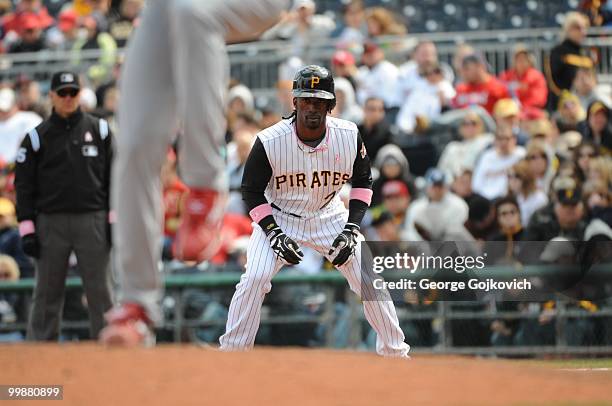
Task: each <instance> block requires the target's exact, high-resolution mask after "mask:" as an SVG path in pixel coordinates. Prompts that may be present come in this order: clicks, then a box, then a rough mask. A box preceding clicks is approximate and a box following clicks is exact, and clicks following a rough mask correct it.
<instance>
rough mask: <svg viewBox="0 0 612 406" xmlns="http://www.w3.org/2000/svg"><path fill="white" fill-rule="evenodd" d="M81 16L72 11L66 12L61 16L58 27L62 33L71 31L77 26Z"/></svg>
mask: <svg viewBox="0 0 612 406" xmlns="http://www.w3.org/2000/svg"><path fill="white" fill-rule="evenodd" d="M78 18H79V16H78V14H77V12H76V11H74V10H72V9H68V10H64V11H62V12H61V13H60V14H59V17H58V23H57V26H58V28H59V29H60V31H62V32H66V31H69V30H71V29H73V28H75V27H76V26H77V22H78V21H77V20H78Z"/></svg>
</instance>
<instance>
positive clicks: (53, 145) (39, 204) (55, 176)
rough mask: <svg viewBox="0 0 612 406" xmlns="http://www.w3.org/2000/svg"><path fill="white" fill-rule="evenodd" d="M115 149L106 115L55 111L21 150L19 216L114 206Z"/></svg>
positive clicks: (17, 181) (17, 177)
mask: <svg viewBox="0 0 612 406" xmlns="http://www.w3.org/2000/svg"><path fill="white" fill-rule="evenodd" d="M112 154H113V151H112V134H111V131H110V129H109V127H108V123H107V122H106V120H103V119H98V118H96V117H93V116H92V115H90V114H87V113H83V112H82V111H81V110H80V109H79V110H77V111H76V112H75V113H73V114H72V115H71V116H69V117H68V118H62V117H60V116H59V115H57V114H56V113H55V112H53V114H52V115H51V117H50V118H49V119H48V120H45V121H43V122H42V123H41V124H40V125H38V127H36V128H35V129H34V130H32V131H30V132H29V133H28V134H27V135H26V136H25V138H24V140H23V142H22V143H21V147H20V148H19V150H18V153H17V159H16V162H17V165H16V171H15V187H16V190H17V219H18V220H19V221H23V220H35V219H36V215H37V214H38V213H83V212H90V211H97V210H108V208H109V186H110V168H111V161H112Z"/></svg>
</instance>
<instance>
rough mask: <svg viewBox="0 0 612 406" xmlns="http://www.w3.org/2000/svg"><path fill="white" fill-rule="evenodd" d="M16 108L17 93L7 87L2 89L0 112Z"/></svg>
mask: <svg viewBox="0 0 612 406" xmlns="http://www.w3.org/2000/svg"><path fill="white" fill-rule="evenodd" d="M13 106H15V92H14V91H13V89H10V88H8V87H5V88H4V89H0V111H3V112H7V111H9V110H11V109H12V108H13Z"/></svg>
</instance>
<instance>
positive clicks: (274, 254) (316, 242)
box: [220, 65, 410, 357]
mask: <svg viewBox="0 0 612 406" xmlns="http://www.w3.org/2000/svg"><path fill="white" fill-rule="evenodd" d="M335 104H336V96H335V93H334V81H333V78H332V75H331V73H330V72H329V71H328V70H327V69H325V68H323V67H320V66H315V65H311V66H307V67H305V68H303V69H302V70H300V71H299V72H298V73H297V74H296V76H295V79H294V81H293V106H294V111H293V113H292V114H291V115H290V116H289V117H288V118H286V119H284V120H282V121H280V122H279V123H277V124H275V125H273V126H272V127H269V128H267V129H265V130H263V131H261V132H260V133H259V134H258V135H257V139H256V140H255V144H254V146H253V149H252V150H251V153H250V155H249V158H248V159H247V162H246V164H245V169H244V176H243V180H242V193H243V198H244V200H245V202H246V204H247V206H248V207H249V210H250V215H251V218H252V219H253V221H254V223H255V224H256V225H257V226H255V227H254V230H253V234H252V235H251V239H250V242H249V247H248V250H247V265H246V272H245V273H244V274H243V275H242V277H241V280H240V283H238V285H237V286H236V292H235V293H234V297H233V298H232V303H231V305H230V308H229V314H228V319H227V325H226V331H225V334H224V335H223V336H221V338H220V343H221V349H222V350H244V349H250V348H252V347H253V343H254V341H255V335H256V333H257V330H258V328H259V320H260V312H261V305H262V303H263V300H264V296H265V295H266V293H268V292H269V291H270V289H271V287H272V285H271V283H270V281H271V280H272V277H273V276H274V275H275V274H276V273H277V272H278V271H279V269H280V268H281V267H282V266H283V265H288V264H298V263H299V262H300V261H301V259H302V256H303V254H302V251H301V249H300V247H301V246H307V247H310V248H312V249H314V250H316V251H318V252H319V253H321V254H322V255H325V256H326V257H327V258H328V259H329V260H330V261H331V262H332V264H333V265H335V266H336V268H337V269H338V270H339V271H340V272H342V274H343V275H344V276H345V277H346V279H347V280H348V282H349V285H350V288H351V290H352V291H353V292H355V293H357V294H358V295H360V296H362V295H361V294H362V287H366V286H367V283H365V282H364V281H362V279H363V276H364V275H365V274H362V272H361V263H360V262H361V255H360V254H361V247H360V244H359V242H358V240H359V239H362V238H363V237H361V234H360V233H359V224H360V223H361V220H362V218H363V216H364V214H365V212H366V210H367V208H368V206H369V204H370V200H371V197H372V190H371V186H372V177H371V172H370V158H369V157H368V155H367V151H366V149H365V146H364V145H363V141H362V140H361V137H360V136H359V133H358V131H357V126H356V125H355V124H354V123H352V122H350V121H345V120H341V119H337V118H333V117H329V116H327V113H329V112H331V110H332V109H333V108H334V106H335ZM349 180H351V181H352V190H351V196H350V202H349V210H348V211H347V210H346V209H345V207H344V205H343V204H342V202H341V200H340V198H339V196H338V193H339V191H340V189H341V188H342V185H344V184H345V183H346V182H348V181H349ZM362 282H364V283H362ZM371 297H372V296H370V298H371ZM362 298H363V299H365V300H364V302H363V305H364V310H365V316H366V318H367V320H368V321H369V323H370V325H371V326H372V327H373V328H374V330H375V331H376V333H377V343H376V351H377V352H378V353H379V354H381V355H386V356H399V357H406V356H407V354H408V351H409V349H410V347H409V346H408V345H407V344H406V343H404V334H403V332H402V330H401V329H400V327H399V323H398V320H397V315H396V313H395V307H394V305H393V302H392V301H390V300H367V298H365V297H364V296H362Z"/></svg>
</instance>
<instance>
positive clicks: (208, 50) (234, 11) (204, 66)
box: [169, 0, 285, 191]
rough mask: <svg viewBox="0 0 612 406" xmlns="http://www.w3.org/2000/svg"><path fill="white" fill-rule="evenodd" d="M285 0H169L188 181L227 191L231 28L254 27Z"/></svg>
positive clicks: (183, 161)
mask: <svg viewBox="0 0 612 406" xmlns="http://www.w3.org/2000/svg"><path fill="white" fill-rule="evenodd" d="M284 5H285V1H284V0H282V1H281V0H257V1H254V0H240V1H238V0H207V1H197V0H175V1H173V2H172V5H170V6H169V7H170V9H171V16H172V24H171V30H172V31H171V32H172V35H173V37H174V46H175V49H174V52H175V57H176V69H175V71H174V75H175V82H176V84H177V95H178V100H179V104H178V112H179V116H180V118H181V120H182V122H183V126H184V137H183V138H182V140H181V143H180V156H181V160H180V162H179V165H180V170H181V177H182V179H183V181H184V182H185V183H186V184H187V185H189V186H191V187H195V188H198V189H213V190H217V191H225V190H226V189H227V179H226V174H225V156H224V144H225V143H224V136H225V130H226V120H225V107H226V92H227V86H228V84H229V61H228V57H227V51H226V48H225V41H226V34H228V33H230V32H232V31H236V30H238V31H241V32H244V33H252V32H255V31H257V30H259V29H263V28H264V27H266V26H268V25H269V24H270V22H271V21H274V20H275V17H276V16H278V15H279V14H280V12H281V11H282V9H283V7H284Z"/></svg>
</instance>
